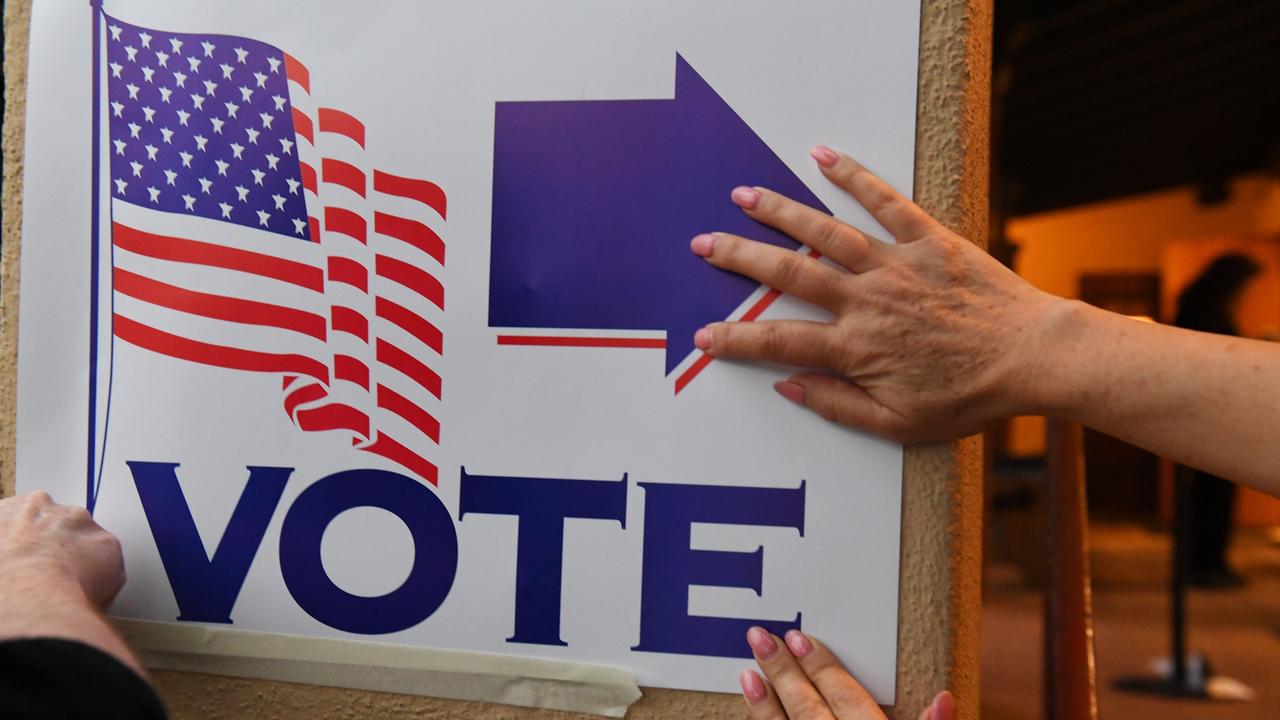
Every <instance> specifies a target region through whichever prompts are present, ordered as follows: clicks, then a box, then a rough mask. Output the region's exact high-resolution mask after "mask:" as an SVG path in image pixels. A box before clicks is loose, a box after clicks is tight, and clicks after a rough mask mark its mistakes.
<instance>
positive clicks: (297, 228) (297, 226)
mask: <svg viewBox="0 0 1280 720" xmlns="http://www.w3.org/2000/svg"><path fill="white" fill-rule="evenodd" d="M306 227H307V221H306V220H299V219H298V218H294V219H293V231H294V232H296V233H298V234H299V235H302V234H303V232H302V231H303V230H304V229H306Z"/></svg>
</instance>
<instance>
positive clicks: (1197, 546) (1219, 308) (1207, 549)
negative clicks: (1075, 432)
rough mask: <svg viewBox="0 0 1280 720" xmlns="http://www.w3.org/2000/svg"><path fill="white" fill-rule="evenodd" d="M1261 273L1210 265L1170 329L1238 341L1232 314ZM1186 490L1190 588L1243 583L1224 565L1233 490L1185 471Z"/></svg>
mask: <svg viewBox="0 0 1280 720" xmlns="http://www.w3.org/2000/svg"><path fill="white" fill-rule="evenodd" d="M1260 270H1261V267H1260V266H1259V265H1258V264H1257V263H1256V262H1254V261H1253V260H1251V259H1249V258H1248V257H1246V256H1244V255H1237V254H1228V255H1223V256H1222V257H1220V258H1218V259H1217V260H1214V261H1213V263H1211V264H1210V265H1209V267H1208V268H1206V269H1205V271H1204V272H1202V273H1201V274H1200V276H1199V277H1197V278H1196V279H1195V281H1193V282H1192V283H1191V284H1190V285H1188V286H1187V287H1186V289H1185V290H1183V291H1182V293H1181V294H1180V295H1179V296H1178V315H1177V317H1176V318H1175V319H1174V325H1177V326H1178V327H1182V328H1187V329H1188V330H1199V331H1201V332H1210V333H1217V334H1219V335H1239V334H1240V331H1239V328H1237V327H1236V320H1235V315H1236V309H1237V307H1238V306H1239V303H1240V298H1241V297H1242V296H1243V295H1244V290H1245V288H1246V287H1248V285H1249V282H1250V281H1251V280H1252V279H1253V278H1254V277H1255V276H1256V275H1257V274H1258V272H1259V271H1260ZM1187 472H1189V473H1190V475H1191V480H1190V482H1191V487H1190V491H1189V494H1190V506H1191V508H1190V512H1191V518H1190V528H1189V529H1190V538H1189V539H1190V545H1191V547H1190V560H1189V565H1190V567H1189V568H1188V571H1189V575H1190V581H1191V584H1192V585H1194V586H1197V587H1233V586H1236V585H1240V584H1242V583H1243V582H1244V580H1243V578H1241V577H1240V576H1239V575H1237V574H1236V573H1234V572H1232V570H1231V569H1230V567H1228V565H1227V545H1228V542H1229V541H1230V537H1231V524H1232V523H1231V520H1232V515H1233V513H1234V511H1235V498H1236V486H1235V484H1234V483H1232V482H1230V481H1227V480H1223V479H1222V478H1220V477H1217V476H1216V475H1210V474H1209V473H1206V472H1202V471H1200V470H1188V471H1187Z"/></svg>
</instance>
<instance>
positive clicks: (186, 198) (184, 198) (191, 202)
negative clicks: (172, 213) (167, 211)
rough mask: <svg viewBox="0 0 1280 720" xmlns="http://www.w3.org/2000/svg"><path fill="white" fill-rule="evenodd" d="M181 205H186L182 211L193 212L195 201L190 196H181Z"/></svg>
mask: <svg viewBox="0 0 1280 720" xmlns="http://www.w3.org/2000/svg"><path fill="white" fill-rule="evenodd" d="M182 203H183V204H184V205H186V207H185V208H183V209H184V210H194V209H195V206H196V199H195V198H193V197H191V196H190V195H183V196H182Z"/></svg>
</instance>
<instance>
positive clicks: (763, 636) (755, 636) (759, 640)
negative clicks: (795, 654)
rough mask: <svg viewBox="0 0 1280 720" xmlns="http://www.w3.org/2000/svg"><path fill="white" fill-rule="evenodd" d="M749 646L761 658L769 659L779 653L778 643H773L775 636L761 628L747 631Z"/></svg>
mask: <svg viewBox="0 0 1280 720" xmlns="http://www.w3.org/2000/svg"><path fill="white" fill-rule="evenodd" d="M747 644H748V645H750V646H751V649H752V650H755V652H756V655H759V656H760V657H769V656H770V655H772V654H774V653H775V652H777V651H778V643H776V642H774V641H773V636H772V635H770V634H769V631H768V630H765V629H764V628H762V627H759V626H756V627H752V628H751V629H750V630H748V631H747Z"/></svg>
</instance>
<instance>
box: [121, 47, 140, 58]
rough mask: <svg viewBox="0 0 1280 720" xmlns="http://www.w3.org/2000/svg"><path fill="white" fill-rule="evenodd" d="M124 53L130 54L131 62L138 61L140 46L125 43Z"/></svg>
mask: <svg viewBox="0 0 1280 720" xmlns="http://www.w3.org/2000/svg"><path fill="white" fill-rule="evenodd" d="M124 53H125V55H128V56H129V62H138V48H136V47H134V46H132V45H125V46H124Z"/></svg>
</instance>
